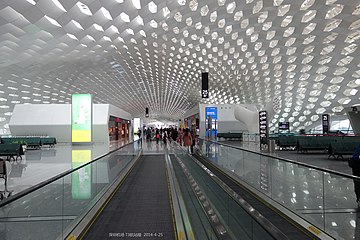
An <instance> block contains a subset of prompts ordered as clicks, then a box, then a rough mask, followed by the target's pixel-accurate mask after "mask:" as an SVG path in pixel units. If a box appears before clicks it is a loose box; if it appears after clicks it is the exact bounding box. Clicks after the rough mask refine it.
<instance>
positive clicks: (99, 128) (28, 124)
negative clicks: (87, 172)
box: [9, 104, 131, 143]
mask: <svg viewBox="0 0 360 240" xmlns="http://www.w3.org/2000/svg"><path fill="white" fill-rule="evenodd" d="M110 115H112V116H114V117H119V118H122V119H131V115H130V114H129V113H127V112H125V111H123V110H121V109H119V108H117V107H115V106H112V105H110V104H93V142H96V143H109V133H108V122H109V118H110ZM9 127H10V132H11V134H12V135H14V136H16V135H18V136H20V135H21V136H28V135H35V136H39V135H45V136H52V137H56V139H57V141H58V142H67V143H70V142H71V104H17V105H15V107H14V111H13V114H12V116H11V119H10V122H9Z"/></svg>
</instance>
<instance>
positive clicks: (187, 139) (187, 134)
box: [182, 128, 192, 153]
mask: <svg viewBox="0 0 360 240" xmlns="http://www.w3.org/2000/svg"><path fill="white" fill-rule="evenodd" d="M182 141H183V143H184V146H185V147H186V148H187V151H188V152H189V153H191V145H192V137H191V134H190V130H189V129H188V128H186V129H185V131H184V134H183V138H182Z"/></svg>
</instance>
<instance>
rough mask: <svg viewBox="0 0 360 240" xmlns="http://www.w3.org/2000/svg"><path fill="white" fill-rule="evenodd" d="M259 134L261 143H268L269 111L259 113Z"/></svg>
mask: <svg viewBox="0 0 360 240" xmlns="http://www.w3.org/2000/svg"><path fill="white" fill-rule="evenodd" d="M259 133H260V143H262V144H264V143H267V139H268V118H267V111H260V112H259Z"/></svg>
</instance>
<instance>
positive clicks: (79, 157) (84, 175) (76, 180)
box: [71, 150, 91, 199]
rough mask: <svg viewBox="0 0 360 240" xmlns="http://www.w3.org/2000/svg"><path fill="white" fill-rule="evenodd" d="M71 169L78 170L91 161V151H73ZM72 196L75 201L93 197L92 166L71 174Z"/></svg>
mask: <svg viewBox="0 0 360 240" xmlns="http://www.w3.org/2000/svg"><path fill="white" fill-rule="evenodd" d="M71 155H72V161H71V167H72V168H73V169H74V168H77V167H79V166H81V165H83V164H85V163H87V162H90V161H91V150H72V152H71ZM71 195H72V198H73V199H89V198H90V197H91V165H87V166H85V167H83V168H80V169H79V170H77V171H75V172H73V173H72V174H71Z"/></svg>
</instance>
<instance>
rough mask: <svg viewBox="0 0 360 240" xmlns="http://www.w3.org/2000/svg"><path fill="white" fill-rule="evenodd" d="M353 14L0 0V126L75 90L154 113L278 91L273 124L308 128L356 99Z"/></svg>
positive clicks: (245, 6)
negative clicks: (203, 82) (19, 106)
mask: <svg viewBox="0 0 360 240" xmlns="http://www.w3.org/2000/svg"><path fill="white" fill-rule="evenodd" d="M359 15H360V2H359V1H350V0H346V1H345V0H341V1H340V0H339V1H336V0H321V1H320V0H319V1H318V0H316V1H315V0H305V1H302V0H301V1H300V0H299V1H295V0H274V1H271V0H244V1H232V0H230V1H229V0H227V1H226V0H190V1H189V0H177V1H170V0H168V1H164V0H153V1H149V0H146V1H140V0H133V1H130V0H81V1H77V0H0V129H3V130H2V132H4V130H5V133H6V131H7V127H8V126H7V122H8V120H9V118H10V115H11V112H12V109H13V107H14V104H16V103H67V102H69V101H70V96H71V94H72V93H76V92H89V93H92V94H94V98H95V101H96V102H101V103H105V102H106V103H112V104H114V105H116V106H118V107H121V108H123V109H124V110H126V111H129V112H130V113H132V114H134V115H138V116H143V115H144V109H145V107H149V108H150V113H151V117H152V118H154V119H159V120H161V119H178V117H179V116H180V115H181V114H183V113H184V112H185V111H186V110H188V109H190V108H191V107H193V106H195V105H196V104H197V103H199V102H203V103H257V104H259V105H260V106H264V105H265V102H268V101H271V100H272V99H273V98H274V97H275V96H278V97H280V98H281V101H282V105H281V109H280V112H279V113H278V114H277V115H276V116H275V118H274V119H273V122H272V126H273V129H274V126H276V124H275V123H276V122H278V121H290V122H291V124H292V126H294V129H298V128H302V127H304V126H309V125H311V124H312V122H314V121H317V120H318V119H319V116H320V115H321V114H322V113H336V114H343V113H344V111H343V108H344V106H347V105H352V104H357V103H359V96H360V95H359V93H358V89H359V86H360V78H359V76H360V68H359V67H360V64H359V55H360V54H359V49H358V44H359V38H360V31H359V27H360V18H359ZM202 71H208V72H209V75H210V83H209V85H210V98H209V99H208V100H205V101H204V100H202V99H201V98H200V76H201V72H202ZM0 133H1V132H0Z"/></svg>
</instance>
